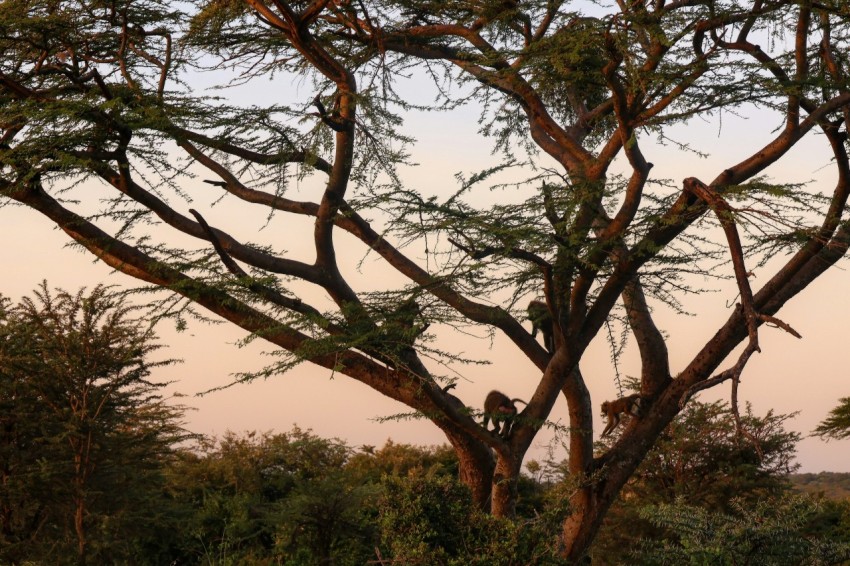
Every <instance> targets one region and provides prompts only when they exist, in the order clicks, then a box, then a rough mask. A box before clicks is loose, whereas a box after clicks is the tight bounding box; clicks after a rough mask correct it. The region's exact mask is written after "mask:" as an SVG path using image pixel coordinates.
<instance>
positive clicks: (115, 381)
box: [0, 283, 187, 564]
mask: <svg viewBox="0 0 850 566" xmlns="http://www.w3.org/2000/svg"><path fill="white" fill-rule="evenodd" d="M132 313H133V309H132V307H130V306H129V305H127V304H126V303H125V302H124V301H123V300H122V299H121V298H120V297H118V296H116V295H113V294H111V293H110V291H109V288H107V287H103V286H98V287H95V288H94V289H93V290H92V291H91V292H90V293H89V294H85V293H84V291H82V290H81V291H79V292H78V293H76V294H73V295H72V294H69V293H67V292H65V291H58V292H56V293H53V292H51V291H50V290H49V289H48V288H47V284H46V283H44V284H42V286H41V287H40V289H39V290H38V291H37V292H36V293H35V298H26V299H24V300H23V301H22V302H21V303H20V304H18V305H17V306H15V307H13V308H7V303H4V308H3V312H2V318H1V319H0V419H2V427H0V454H2V458H0V462H2V463H0V479H2V481H0V561H4V562H11V563H16V562H18V561H20V560H23V559H26V560H39V561H44V562H45V563H70V562H79V563H83V562H85V561H86V560H90V561H93V562H101V563H106V562H114V561H121V560H126V559H128V558H129V557H131V556H137V555H141V556H144V558H145V560H149V562H141V561H140V562H139V563H151V564H156V563H159V557H160V553H163V552H167V546H168V544H169V537H168V536H167V531H168V530H169V527H170V525H171V524H172V523H173V522H174V521H177V520H179V512H178V510H177V509H175V508H173V507H172V506H171V504H170V502H169V501H168V500H167V499H166V498H165V497H164V491H163V490H164V483H165V480H164V474H163V470H164V468H165V467H166V466H167V465H168V464H169V462H170V460H171V458H172V457H173V454H174V452H173V449H174V446H175V445H176V443H178V442H180V441H182V440H184V439H185V438H186V436H187V435H186V434H185V432H184V431H183V430H182V429H181V427H180V419H181V418H182V407H179V406H173V405H169V404H167V403H166V402H165V401H164V400H163V399H162V398H161V397H160V395H159V393H158V391H159V389H160V388H161V386H162V384H157V383H152V382H149V381H148V380H147V378H148V375H149V373H150V371H151V369H152V368H154V367H156V366H161V365H166V364H169V363H171V361H168V360H167V361H160V362H151V361H148V360H147V358H148V357H149V356H150V355H151V354H152V353H153V352H155V351H156V350H157V349H158V348H159V346H158V345H157V344H156V343H155V342H154V339H155V337H154V335H153V334H152V333H151V332H150V331H149V330H147V329H146V325H145V324H144V321H140V320H138V319H135V318H133V317H132V316H131V315H132Z"/></svg>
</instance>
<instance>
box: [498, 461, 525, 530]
mask: <svg viewBox="0 0 850 566" xmlns="http://www.w3.org/2000/svg"><path fill="white" fill-rule="evenodd" d="M517 460H518V458H515V457H510V458H505V457H503V456H499V458H498V459H497V461H496V470H495V472H494V473H493V484H492V485H493V488H492V491H493V504H492V508H491V513H492V514H493V515H495V516H497V517H514V516H515V515H516V500H517V495H518V490H517V481H518V479H519V470H520V466H521V465H522V462H521V461H517Z"/></svg>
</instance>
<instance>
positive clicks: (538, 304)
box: [528, 299, 555, 354]
mask: <svg viewBox="0 0 850 566" xmlns="http://www.w3.org/2000/svg"><path fill="white" fill-rule="evenodd" d="M528 320H530V321H531V337H532V338H535V337H536V336H537V331H538V330H540V332H541V333H542V334H543V346H544V347H545V348H546V350H547V351H548V352H549V353H550V354H551V353H553V352H554V351H555V336H554V334H553V333H552V332H553V330H552V315H551V314H550V313H549V307H547V306H546V303H544V302H543V301H539V300H537V299H535V300H533V301H531V302H530V303H528Z"/></svg>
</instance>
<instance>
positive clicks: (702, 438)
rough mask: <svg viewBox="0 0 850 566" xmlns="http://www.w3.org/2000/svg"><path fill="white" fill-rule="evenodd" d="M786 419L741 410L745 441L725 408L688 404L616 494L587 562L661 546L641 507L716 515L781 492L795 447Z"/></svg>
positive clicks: (718, 404) (785, 486)
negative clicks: (643, 542) (648, 543)
mask: <svg viewBox="0 0 850 566" xmlns="http://www.w3.org/2000/svg"><path fill="white" fill-rule="evenodd" d="M790 416H791V415H776V414H774V413H773V411H769V412H768V413H767V415H765V416H763V417H759V416H756V415H753V414H752V411H751V409H750V408H749V407H747V411H746V412H745V413H744V414H742V415H741V421H742V426H743V428H744V430H745V431H747V433H748V435H749V437H750V438H747V437H746V436H741V435H739V434H738V433H737V431H736V427H735V422H734V417H733V415H732V412H731V409H730V407H729V406H728V405H727V404H725V403H721V402H715V403H699V402H691V403H689V404H688V406H687V407H686V408H685V410H684V411H682V413H680V414H679V415H678V416H677V417H676V419H675V420H674V421H673V422H672V423H671V424H670V425H669V426H668V427H667V429H666V430H665V431H664V433H663V434H662V435H661V437H660V439H659V441H658V442H657V443H656V445H655V446H654V447H653V448H652V449H651V450H650V452H649V454H647V456H646V458H645V459H644V461H643V462H642V463H641V465H640V467H639V468H638V470H637V471H636V473H635V474H634V476H633V478H632V479H631V480H630V481H629V483H628V484H627V485H626V486H625V487H624V489H623V491H622V493H621V496H620V500H619V501H618V502H617V503H616V504H615V505H614V506H613V507H612V509H611V510H610V512H609V513H608V516H607V517H606V521H605V524H604V525H603V527H602V529H601V531H600V534H599V536H598V537H597V540H596V542H595V543H594V556H600V557H605V558H606V559H608V560H611V561H612V562H611V563H617V562H618V561H621V560H622V561H625V560H627V559H628V554H629V552H630V549H632V548H633V547H634V545H635V544H636V543H637V541H638V540H639V539H640V538H642V537H643V538H649V539H654V540H661V539H663V538H664V536H665V533H664V532H662V531H659V529H658V528H657V526H656V525H655V524H653V523H650V522H649V521H647V520H646V519H645V518H644V517H643V512H644V508H645V507H646V506H647V505H654V504H673V503H674V502H679V503H680V504H682V505H690V506H696V507H699V508H702V509H710V510H713V511H718V512H721V513H722V512H731V511H732V510H733V509H735V508H737V507H739V506H742V505H743V506H749V505H755V504H756V503H757V502H759V501H762V500H765V499H771V498H774V497H778V496H780V495H782V494H783V493H785V492H786V491H787V489H788V482H787V479H786V478H787V475H788V473H789V472H790V471H791V470H793V469H794V468H795V464H794V463H793V458H794V453H795V446H796V443H797V441H798V440H799V434H797V433H795V432H790V431H786V430H785V429H784V423H785V422H786V421H787V420H788V419H789V418H790ZM607 442H612V441H611V440H608V441H607ZM756 442H757V444H756Z"/></svg>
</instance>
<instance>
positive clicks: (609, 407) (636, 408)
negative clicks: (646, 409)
mask: <svg viewBox="0 0 850 566" xmlns="http://www.w3.org/2000/svg"><path fill="white" fill-rule="evenodd" d="M642 401H643V399H641V396H640V395H639V394H637V393H635V394H634V395H627V396H626V397H620V398H619V399H615V400H614V401H605V402H604V403H602V415H603V416H607V417H608V424H607V425H605V430H603V431H602V436H607V435H609V434H611V432H613V431H614V429H615V428H617V426H618V425H619V424H620V415H621V414H623V413H628V414H629V415H632V416H635V417H639V416H640V408H641V402H642Z"/></svg>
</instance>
